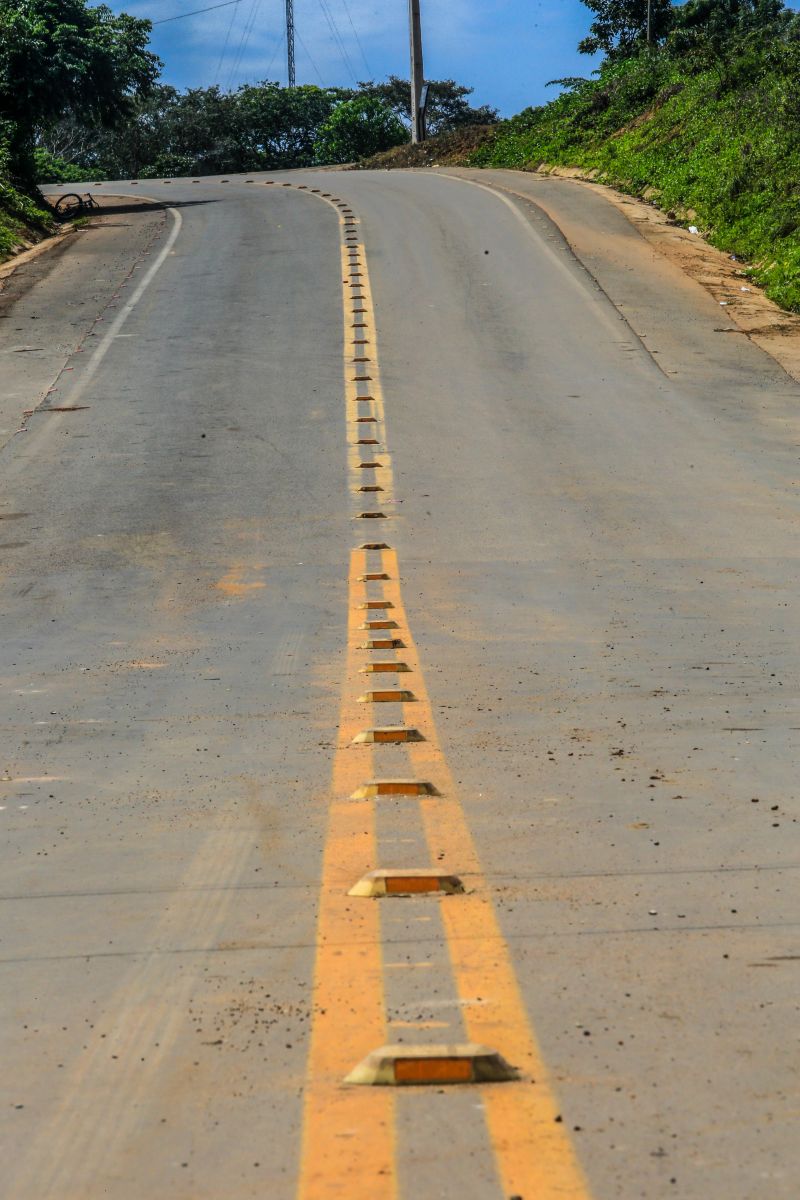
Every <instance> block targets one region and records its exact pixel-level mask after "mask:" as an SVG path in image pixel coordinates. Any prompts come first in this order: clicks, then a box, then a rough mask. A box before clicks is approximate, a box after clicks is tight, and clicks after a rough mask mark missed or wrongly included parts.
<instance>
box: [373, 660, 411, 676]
mask: <svg viewBox="0 0 800 1200" xmlns="http://www.w3.org/2000/svg"><path fill="white" fill-rule="evenodd" d="M410 670H411V667H410V666H409V665H408V663H404V662H396V661H395V660H394V659H391V658H390V659H386V660H385V661H384V662H371V663H367V665H366V666H364V667H362V668H361V674H362V675H402V674H404V673H405V672H407V671H410Z"/></svg>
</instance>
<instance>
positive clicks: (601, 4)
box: [578, 0, 673, 59]
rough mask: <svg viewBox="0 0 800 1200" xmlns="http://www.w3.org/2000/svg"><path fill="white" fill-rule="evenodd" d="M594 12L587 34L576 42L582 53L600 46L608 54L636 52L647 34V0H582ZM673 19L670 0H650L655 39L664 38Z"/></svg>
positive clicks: (617, 55) (593, 50)
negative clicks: (580, 40)
mask: <svg viewBox="0 0 800 1200" xmlns="http://www.w3.org/2000/svg"><path fill="white" fill-rule="evenodd" d="M583 3H584V4H585V5H586V7H587V8H588V9H591V11H592V12H593V13H594V14H595V19H594V21H592V24H591V25H590V27H589V35H588V37H585V38H584V39H583V41H582V42H579V43H578V49H579V50H580V52H581V54H596V53H597V52H598V51H599V50H602V51H603V52H604V54H605V55H606V57H607V58H611V59H615V58H627V57H629V56H630V55H631V54H635V53H636V52H637V51H638V50H639V49H640V47H641V46H642V45H643V43H644V41H645V39H646V37H647V5H648V0H583ZM672 21H673V7H672V4H671V0H652V2H651V34H652V37H653V40H654V41H658V40H659V39H660V38H663V37H664V36H665V35H666V34H667V33H668V32H669V30H670V28H671V26H672Z"/></svg>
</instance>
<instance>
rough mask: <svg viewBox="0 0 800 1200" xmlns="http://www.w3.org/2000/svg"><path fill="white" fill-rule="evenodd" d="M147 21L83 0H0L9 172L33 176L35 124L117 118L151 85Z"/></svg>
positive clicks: (2, 118)
mask: <svg viewBox="0 0 800 1200" xmlns="http://www.w3.org/2000/svg"><path fill="white" fill-rule="evenodd" d="M150 30H151V24H150V22H149V21H143V20H138V19H136V18H135V17H131V16H128V15H127V14H126V13H121V14H119V15H115V14H114V13H113V12H112V11H111V9H110V8H108V7H107V6H106V5H100V6H99V7H97V8H92V7H89V5H87V3H86V0H0V122H2V123H3V124H5V125H6V126H7V127H8V129H9V144H10V165H11V171H12V174H13V175H14V176H15V177H17V178H18V179H20V180H22V181H24V182H30V181H31V180H32V177H33V165H32V151H33V146H34V142H35V136H36V130H37V128H41V127H43V126H47V125H49V124H51V123H52V122H54V121H56V120H57V119H59V118H63V117H74V118H76V119H78V120H80V121H84V122H87V123H89V124H97V125H101V126H113V125H114V124H115V123H117V122H118V121H119V120H120V119H121V118H122V117H123V116H124V115H125V114H126V113H128V112H129V111H130V106H131V101H132V99H133V97H134V96H136V95H138V94H143V93H146V92H147V90H148V89H149V88H150V87H152V85H153V83H154V82H155V80H156V78H157V77H158V72H159V69H160V66H161V64H160V62H159V60H158V59H157V58H156V56H155V55H154V54H151V53H150V51H148V49H147V44H148V40H149V35H150Z"/></svg>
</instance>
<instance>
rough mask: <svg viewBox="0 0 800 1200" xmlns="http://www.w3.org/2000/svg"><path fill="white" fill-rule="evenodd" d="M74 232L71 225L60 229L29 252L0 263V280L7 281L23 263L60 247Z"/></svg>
mask: <svg viewBox="0 0 800 1200" xmlns="http://www.w3.org/2000/svg"><path fill="white" fill-rule="evenodd" d="M74 232H75V229H74V227H73V226H72V225H70V226H69V228H68V229H60V230H59V231H58V232H57V233H54V234H52V235H51V236H50V237H46V238H43V239H42V241H41V242H38V243H37V244H36V245H35V246H32V247H31V249H30V250H23V251H22V253H21V254H15V255H14V257H13V258H9V259H7V260H6V262H4V263H0V279H7V278H8V276H9V275H13V274H14V272H15V271H16V269H17V267H23V266H24V265H25V263H29V262H32V261H33V260H34V259H35V258H39V257H40V255H42V254H46V253H47V252H48V251H49V250H54V249H55V248H56V246H60V245H62V243H63V242H64V241H65V239H66V238H68V237H70V236H71V235H72V234H73V233H74Z"/></svg>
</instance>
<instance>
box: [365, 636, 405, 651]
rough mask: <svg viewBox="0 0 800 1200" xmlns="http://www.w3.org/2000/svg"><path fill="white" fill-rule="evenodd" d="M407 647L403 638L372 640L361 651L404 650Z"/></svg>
mask: <svg viewBox="0 0 800 1200" xmlns="http://www.w3.org/2000/svg"><path fill="white" fill-rule="evenodd" d="M405 645H406V644H405V642H404V641H403V639H402V638H370V640H369V641H368V642H364V644H363V645H362V646H359V650H404V649H405Z"/></svg>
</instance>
